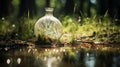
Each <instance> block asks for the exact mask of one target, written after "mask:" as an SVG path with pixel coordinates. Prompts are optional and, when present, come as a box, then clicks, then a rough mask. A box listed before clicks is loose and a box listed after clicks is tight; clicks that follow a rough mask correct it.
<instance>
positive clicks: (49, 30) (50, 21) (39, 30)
mask: <svg viewBox="0 0 120 67" xmlns="http://www.w3.org/2000/svg"><path fill="white" fill-rule="evenodd" d="M45 10H46V14H45V16H43V17H42V18H40V19H39V20H38V21H37V22H36V24H35V28H34V32H35V36H36V37H37V38H38V37H39V36H40V37H43V36H44V37H46V38H51V39H59V38H60V36H61V34H62V24H61V22H60V21H59V20H58V19H57V18H55V17H54V16H53V8H46V9H45Z"/></svg>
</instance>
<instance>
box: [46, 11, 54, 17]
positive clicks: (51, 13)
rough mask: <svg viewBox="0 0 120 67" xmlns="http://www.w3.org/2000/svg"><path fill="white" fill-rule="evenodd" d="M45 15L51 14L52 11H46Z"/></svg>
mask: <svg viewBox="0 0 120 67" xmlns="http://www.w3.org/2000/svg"><path fill="white" fill-rule="evenodd" d="M45 15H51V16H53V12H49V11H46V14H45Z"/></svg>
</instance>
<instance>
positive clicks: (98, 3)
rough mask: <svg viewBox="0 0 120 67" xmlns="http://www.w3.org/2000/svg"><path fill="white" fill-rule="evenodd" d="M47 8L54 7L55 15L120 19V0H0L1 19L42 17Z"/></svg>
mask: <svg viewBox="0 0 120 67" xmlns="http://www.w3.org/2000/svg"><path fill="white" fill-rule="evenodd" d="M45 7H54V8H55V10H56V11H55V15H56V16H59V15H61V14H62V15H75V16H81V15H85V16H87V17H90V16H93V15H98V16H103V15H104V14H105V13H106V12H107V11H108V13H109V15H110V17H111V18H113V19H120V0H0V18H2V17H10V16H12V17H18V18H19V17H22V16H27V15H28V13H29V16H30V17H34V16H42V15H43V12H44V8H45Z"/></svg>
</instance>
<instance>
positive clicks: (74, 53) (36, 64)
mask: <svg viewBox="0 0 120 67" xmlns="http://www.w3.org/2000/svg"><path fill="white" fill-rule="evenodd" d="M0 67H120V53H119V52H116V53H109V52H105V53H104V52H96V51H91V52H87V51H85V50H83V49H71V50H66V49H64V48H45V49H44V48H34V49H28V48H20V49H17V50H16V49H15V50H8V51H6V50H5V51H4V50H0Z"/></svg>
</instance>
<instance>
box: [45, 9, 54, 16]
mask: <svg viewBox="0 0 120 67" xmlns="http://www.w3.org/2000/svg"><path fill="white" fill-rule="evenodd" d="M45 11H46V15H51V16H53V8H45Z"/></svg>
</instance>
